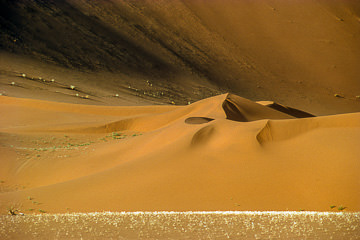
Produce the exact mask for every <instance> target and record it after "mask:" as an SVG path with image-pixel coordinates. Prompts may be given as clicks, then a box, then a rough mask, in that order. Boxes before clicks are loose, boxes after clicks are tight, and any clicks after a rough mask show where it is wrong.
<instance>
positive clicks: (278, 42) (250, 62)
mask: <svg viewBox="0 0 360 240" xmlns="http://www.w3.org/2000/svg"><path fill="white" fill-rule="evenodd" d="M0 9H1V10H0V32H1V35H0V62H2V64H0V65H2V66H0V92H2V91H3V90H5V91H6V93H7V92H8V91H10V90H8V89H5V87H6V85H8V84H10V83H11V81H13V80H9V79H8V77H7V76H3V75H4V74H3V72H2V71H3V70H7V69H8V68H13V65H14V64H13V63H11V64H10V63H9V60H8V59H9V57H8V56H6V55H3V54H2V53H3V52H6V53H12V54H15V55H16V56H17V57H18V59H22V58H23V56H24V55H26V56H29V57H31V58H32V59H38V60H40V61H41V62H40V63H38V64H37V66H36V67H35V69H34V70H33V71H32V72H38V69H39V68H40V69H41V68H43V63H44V62H46V63H51V64H56V65H60V66H63V67H65V68H67V69H76V70H78V69H81V70H86V71H89V72H91V73H93V74H94V72H95V73H96V72H99V71H102V72H116V73H117V74H116V75H115V76H114V75H108V76H106V77H100V78H99V77H97V78H95V79H94V78H90V77H88V76H81V78H83V77H86V82H87V83H88V84H90V83H95V84H94V85H96V86H101V87H102V88H109V89H115V88H118V87H119V82H121V83H122V84H123V85H126V83H124V82H125V80H126V81H127V80H129V82H130V83H131V85H132V86H133V85H134V84H133V82H134V81H135V80H136V79H142V80H144V81H145V80H150V81H152V82H153V83H154V84H155V83H156V84H165V85H168V84H169V85H170V86H172V88H175V89H176V90H177V91H178V92H182V93H187V94H186V96H187V98H190V97H191V98H192V99H194V100H198V99H202V98H205V97H209V96H211V95H210V94H200V95H202V96H200V98H199V96H196V97H195V96H194V95H196V94H194V92H197V91H198V90H194V91H192V90H193V89H191V87H189V83H193V84H199V85H200V86H202V87H211V88H212V89H216V90H220V92H222V93H224V92H230V91H231V92H232V93H234V94H237V95H241V96H244V97H246V98H248V99H252V100H264V99H265V100H267V99H271V100H274V101H276V102H280V103H283V104H285V105H288V106H294V107H296V108H299V109H303V110H305V111H308V112H311V113H315V114H317V115H328V114H337V113H349V112H358V111H360V102H359V99H357V98H356V96H359V95H360V81H359V77H358V76H359V75H360V68H359V67H358V66H359V63H360V44H359V42H360V31H359V29H360V11H359V9H360V2H359V1H351V0H348V1H343V0H330V1H325V0H311V1H306V2H304V1H299V0H293V1H291V2H288V1H283V0H274V1H270V2H269V1H264V0H257V1H248V0H244V1H235V0H211V1H203V0H161V1H150V0H139V1H129V0H99V1H92V0H61V1H33V0H23V1H0ZM29 23H31V24H29ZM1 58H3V61H1ZM18 61H20V60H18ZM18 61H17V62H18ZM7 65H10V67H4V66H7ZM25 70H26V69H23V68H16V69H14V70H13V72H16V73H23V72H25V73H27V74H28V72H27V71H25ZM60 71H61V72H62V71H63V70H60ZM45 72H46V71H45ZM29 74H30V72H29ZM32 75H34V74H32ZM45 75H46V74H45V73H43V72H42V73H40V75H38V76H42V77H44V76H45ZM49 75H50V74H49ZM51 75H52V76H49V78H54V76H53V75H54V74H51ZM57 75H59V73H57ZM89 75H90V76H91V75H92V74H89ZM56 77H57V76H56ZM69 77H70V78H74V77H73V76H67V77H64V79H65V80H68V78H69ZM2 78H5V79H6V81H2ZM2 84H4V85H2ZM76 84H77V83H76ZM136 88H139V87H136ZM170 90H171V87H170ZM141 92H143V91H141ZM9 94H10V95H9V96H15V95H11V92H10V93H9ZM334 94H339V96H342V98H336V97H334ZM204 95H206V96H204ZM20 97H26V96H23V95H22V96H20ZM194 97H195V98H194ZM43 99H47V98H43ZM182 99H184V97H181V96H180V97H178V98H176V99H174V97H172V99H170V101H166V102H167V103H169V102H171V100H174V101H175V102H176V103H181V104H184V103H186V102H187V100H186V101H183V100H182ZM153 100H157V99H153ZM56 101H58V100H56ZM162 102H164V101H162ZM192 102H193V101H192Z"/></svg>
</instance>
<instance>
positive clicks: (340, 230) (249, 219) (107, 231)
mask: <svg viewBox="0 0 360 240" xmlns="http://www.w3.org/2000/svg"><path fill="white" fill-rule="evenodd" d="M0 220H1V227H0V236H1V239H274V238H281V239H284V238H286V239H294V238H300V239H304V238H311V239H360V213H349V212H338V213H332V212H256V211H255V212H250V211H246V212H233V211H225V212H222V211H214V212H95V213H66V214H41V215H25V216H4V215H3V216H0Z"/></svg>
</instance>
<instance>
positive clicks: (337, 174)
mask: <svg viewBox="0 0 360 240" xmlns="http://www.w3.org/2000/svg"><path fill="white" fill-rule="evenodd" d="M284 108H285V109H286V107H283V108H281V109H280V111H278V110H276V109H273V108H271V107H268V106H266V105H263V104H258V103H255V102H252V101H249V100H247V99H244V98H241V97H239V96H236V95H232V94H223V95H219V96H215V97H212V98H208V99H204V100H201V101H198V102H196V103H193V104H191V105H188V106H146V107H104V106H86V105H74V104H65V103H55V102H46V101H39V100H31V99H18V98H11V97H0V110H1V112H6V115H0V126H1V127H0V142H1V145H0V155H1V156H2V157H1V159H0V164H1V166H2V167H1V168H0V176H1V179H0V180H1V183H0V200H1V203H2V204H1V206H0V210H1V213H6V211H7V210H6V209H7V208H16V209H19V210H20V211H22V212H25V213H26V214H30V213H34V212H39V211H40V212H42V211H47V212H68V211H70V212H72V211H75V212H94V211H123V210H126V211H137V210H148V211H154V210H176V211H187V210H295V211H297V210H300V209H305V210H317V211H340V210H338V208H339V207H340V208H342V207H344V208H345V211H360V204H359V203H360V191H359V189H360V182H359V169H360V161H359V159H360V158H359V157H360V151H359V148H358V147H357V143H358V142H360V115H359V113H352V114H342V115H334V116H325V117H310V118H296V117H294V116H292V115H291V112H290V113H289V112H288V113H286V111H281V110H283V109H284ZM295 113H296V114H299V112H295ZM302 114H306V113H304V112H302ZM333 205H334V206H337V207H336V208H330V206H333ZM341 210H343V209H341Z"/></svg>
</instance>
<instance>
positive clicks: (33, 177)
mask: <svg viewBox="0 0 360 240" xmlns="http://www.w3.org/2000/svg"><path fill="white" fill-rule="evenodd" d="M0 9H1V10H0V13H1V15H0V29H1V35H0V111H1V114H0V164H1V167H0V202H1V204H0V213H1V214H8V213H9V209H10V210H11V211H16V213H20V212H21V213H23V214H26V215H27V214H34V213H38V214H43V213H72V212H77V213H78V212H82V213H88V212H102V211H111V212H119V211H179V212H183V211H331V212H343V211H348V212H359V211H360V177H359V173H360V149H359V147H358V145H359V143H360V78H359V76H360V68H359V67H358V66H359V64H360V44H359V42H360V4H359V3H358V2H356V1H350V0H349V1H340V0H331V1H324V0H311V1H310V0H309V1H280V0H274V1H247V0H244V1H234V0H227V1H220V0H219V1H218V0H214V1H201V0H174V1H165V0H164V1H150V0H143V1H122V0H107V1H105V0H99V1H89V0H58V1H57V0H53V1H35V0H21V1H20V0H19V1H6V0H1V1H0Z"/></svg>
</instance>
